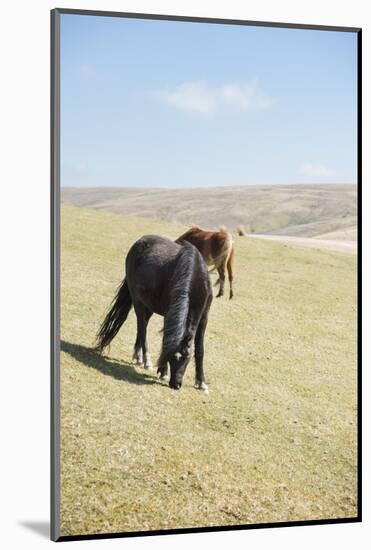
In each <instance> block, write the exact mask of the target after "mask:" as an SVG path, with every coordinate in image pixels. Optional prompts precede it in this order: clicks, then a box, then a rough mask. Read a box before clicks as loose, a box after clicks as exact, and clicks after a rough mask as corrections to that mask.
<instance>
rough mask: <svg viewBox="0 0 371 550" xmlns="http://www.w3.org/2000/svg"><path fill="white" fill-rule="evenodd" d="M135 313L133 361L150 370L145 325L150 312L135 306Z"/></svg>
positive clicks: (150, 362)
mask: <svg viewBox="0 0 371 550" xmlns="http://www.w3.org/2000/svg"><path fill="white" fill-rule="evenodd" d="M135 313H136V316H137V338H136V340H135V344H134V353H133V359H135V360H136V362H137V364H140V365H141V364H143V366H144V368H145V369H151V368H152V367H153V364H152V361H151V356H150V354H149V349H148V342H147V325H148V321H149V319H150V317H151V315H152V312H150V311H149V310H148V309H146V308H144V307H143V306H139V305H137V306H135Z"/></svg>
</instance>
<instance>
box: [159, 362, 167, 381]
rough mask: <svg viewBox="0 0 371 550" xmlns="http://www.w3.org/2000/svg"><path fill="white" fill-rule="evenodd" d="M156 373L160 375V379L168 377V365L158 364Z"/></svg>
mask: <svg viewBox="0 0 371 550" xmlns="http://www.w3.org/2000/svg"><path fill="white" fill-rule="evenodd" d="M157 374H159V375H160V380H168V379H169V365H168V364H167V363H165V364H164V365H159V366H158V368H157Z"/></svg>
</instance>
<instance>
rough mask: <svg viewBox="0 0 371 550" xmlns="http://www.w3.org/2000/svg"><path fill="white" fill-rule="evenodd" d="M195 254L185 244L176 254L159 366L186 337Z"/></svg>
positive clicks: (192, 247) (192, 249)
mask: <svg viewBox="0 0 371 550" xmlns="http://www.w3.org/2000/svg"><path fill="white" fill-rule="evenodd" d="M197 254H199V252H198V250H197V249H196V248H195V247H194V246H193V245H191V244H189V243H185V244H184V246H183V247H182V248H181V249H180V251H179V253H178V257H177V263H176V267H175V270H174V273H173V277H172V278H173V280H174V281H176V283H175V285H174V286H173V289H172V292H171V296H170V307H169V311H168V313H167V315H166V316H165V321H164V329H163V340H162V350H161V355H160V358H159V360H158V364H159V366H161V365H164V364H165V363H167V361H169V359H170V357H171V356H172V355H174V354H175V353H176V352H177V351H179V347H180V345H181V344H182V342H183V341H184V338H185V337H186V332H187V319H188V312H189V292H190V287H191V284H192V277H193V272H194V265H195V262H196V261H197Z"/></svg>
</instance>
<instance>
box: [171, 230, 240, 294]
mask: <svg viewBox="0 0 371 550" xmlns="http://www.w3.org/2000/svg"><path fill="white" fill-rule="evenodd" d="M184 241H187V242H189V243H192V244H193V245H194V246H195V247H196V248H197V249H198V250H199V251H200V252H201V254H202V256H203V258H204V260H205V262H206V263H207V265H209V266H214V268H213V269H212V270H211V271H214V269H217V271H218V274H219V279H218V280H217V281H216V283H215V284H218V283H219V292H218V294H217V298H219V296H223V294H224V283H225V271H226V269H227V271H228V279H229V298H230V299H231V298H233V260H234V246H233V238H232V235H231V234H230V233H228V232H227V231H225V230H224V229H221V230H220V231H207V230H205V229H201V227H198V226H197V225H192V226H191V228H190V229H188V231H186V232H185V233H184V234H183V235H181V236H180V237H178V239H177V240H176V242H184Z"/></svg>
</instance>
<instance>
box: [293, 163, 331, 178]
mask: <svg viewBox="0 0 371 550" xmlns="http://www.w3.org/2000/svg"><path fill="white" fill-rule="evenodd" d="M300 172H301V173H302V174H305V175H307V176H312V177H315V178H331V177H332V176H335V172H334V171H333V170H331V168H328V166H325V165H323V164H314V163H312V162H305V163H304V164H302V165H301V168H300Z"/></svg>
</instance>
